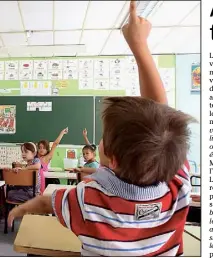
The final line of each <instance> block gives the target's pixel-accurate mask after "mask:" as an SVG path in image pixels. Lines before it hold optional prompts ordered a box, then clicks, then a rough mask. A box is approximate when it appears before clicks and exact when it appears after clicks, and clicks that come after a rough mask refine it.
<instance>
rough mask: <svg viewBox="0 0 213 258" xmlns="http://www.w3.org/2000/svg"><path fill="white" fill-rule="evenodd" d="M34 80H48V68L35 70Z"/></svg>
mask: <svg viewBox="0 0 213 258" xmlns="http://www.w3.org/2000/svg"><path fill="white" fill-rule="evenodd" d="M33 79H34V80H47V70H45V69H38V70H34V76H33Z"/></svg>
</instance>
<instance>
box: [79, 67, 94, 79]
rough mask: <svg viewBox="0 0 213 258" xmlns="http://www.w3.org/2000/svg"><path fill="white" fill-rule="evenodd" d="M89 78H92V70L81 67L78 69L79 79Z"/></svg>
mask: <svg viewBox="0 0 213 258" xmlns="http://www.w3.org/2000/svg"><path fill="white" fill-rule="evenodd" d="M89 78H93V70H91V69H82V70H80V71H79V79H89Z"/></svg>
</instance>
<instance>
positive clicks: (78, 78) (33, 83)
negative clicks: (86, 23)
mask: <svg viewBox="0 0 213 258" xmlns="http://www.w3.org/2000/svg"><path fill="white" fill-rule="evenodd" d="M153 58H154V61H155V63H156V67H157V68H158V69H161V68H162V69H164V68H165V69H167V68H175V55H154V56H153ZM5 77H6V78H5ZM167 81H168V80H167ZM25 82H26V83H25ZM170 82H171V87H170V88H171V90H170V92H169V93H168V94H167V97H168V100H169V103H171V105H172V106H174V105H175V74H174V78H172V80H170ZM0 95H3V96H57V97H60V96H139V95H140V90H139V79H138V67H137V65H136V62H135V58H134V57H133V56H102V57H101V56H100V57H91V58H89V57H80V58H78V57H70V58H69V57H67V58H65V57H62V58H57V57H55V58H48V59H47V58H40V59H30V58H29V60H22V59H21V58H17V59H16V60H14V61H13V60H7V59H5V61H3V60H0Z"/></svg>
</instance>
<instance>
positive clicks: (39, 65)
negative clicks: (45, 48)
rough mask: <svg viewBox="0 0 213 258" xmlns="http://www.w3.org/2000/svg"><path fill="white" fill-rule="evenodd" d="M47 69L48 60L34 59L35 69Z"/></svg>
mask: <svg viewBox="0 0 213 258" xmlns="http://www.w3.org/2000/svg"><path fill="white" fill-rule="evenodd" d="M40 69H44V70H47V60H34V70H40Z"/></svg>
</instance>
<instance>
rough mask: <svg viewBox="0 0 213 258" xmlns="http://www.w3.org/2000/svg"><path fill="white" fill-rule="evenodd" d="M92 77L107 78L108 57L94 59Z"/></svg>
mask: <svg viewBox="0 0 213 258" xmlns="http://www.w3.org/2000/svg"><path fill="white" fill-rule="evenodd" d="M94 78H96V79H99V78H100V79H102V78H109V59H96V60H94Z"/></svg>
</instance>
